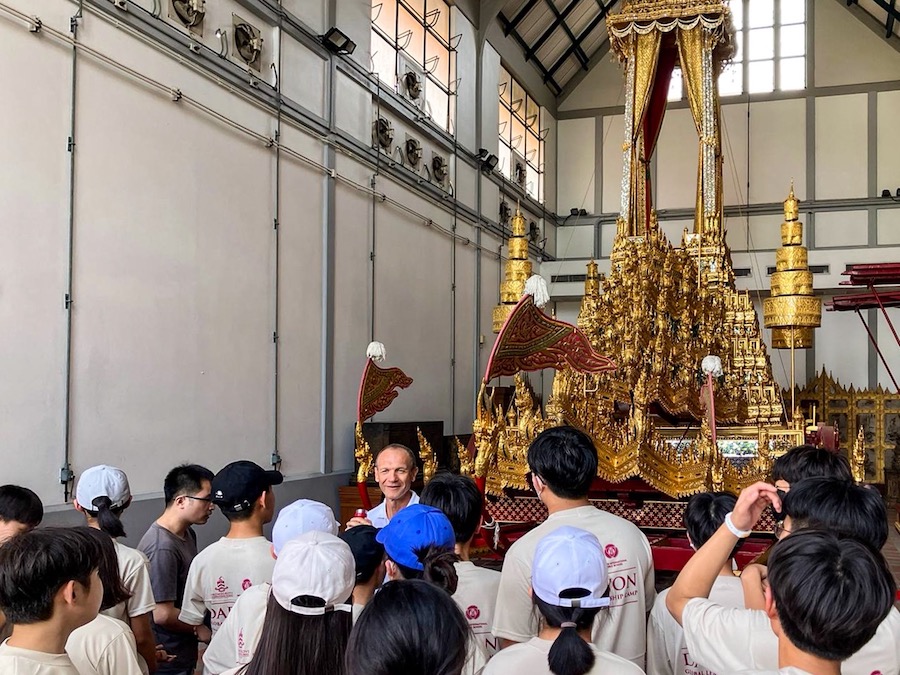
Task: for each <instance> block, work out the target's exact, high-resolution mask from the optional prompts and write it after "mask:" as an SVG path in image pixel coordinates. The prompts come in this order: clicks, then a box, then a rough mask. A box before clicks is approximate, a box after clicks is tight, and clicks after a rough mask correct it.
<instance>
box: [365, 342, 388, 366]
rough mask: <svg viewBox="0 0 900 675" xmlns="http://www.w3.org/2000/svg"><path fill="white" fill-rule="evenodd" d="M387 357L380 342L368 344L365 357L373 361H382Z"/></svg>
mask: <svg viewBox="0 0 900 675" xmlns="http://www.w3.org/2000/svg"><path fill="white" fill-rule="evenodd" d="M386 356H387V350H386V349H385V348H384V343H382V342H370V343H369V346H368V347H366V357H367V358H370V359H372V360H373V361H384V359H385V357H386Z"/></svg>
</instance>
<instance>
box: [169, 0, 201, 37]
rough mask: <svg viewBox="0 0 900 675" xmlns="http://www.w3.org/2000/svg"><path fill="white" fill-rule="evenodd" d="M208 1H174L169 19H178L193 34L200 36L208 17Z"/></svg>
mask: <svg viewBox="0 0 900 675" xmlns="http://www.w3.org/2000/svg"><path fill="white" fill-rule="evenodd" d="M205 5H206V0H172V4H171V5H170V8H169V18H171V19H177V20H178V21H179V22H181V24H182V25H183V26H184V27H185V28H187V29H188V30H190V31H191V32H192V33H198V34H200V33H201V32H202V30H203V19H204V17H206V8H205Z"/></svg>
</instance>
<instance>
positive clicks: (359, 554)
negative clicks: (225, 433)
mask: <svg viewBox="0 0 900 675" xmlns="http://www.w3.org/2000/svg"><path fill="white" fill-rule="evenodd" d="M377 533H378V530H377V529H375V528H374V527H372V526H371V525H357V526H356V527H351V528H350V529H349V530H347V531H346V532H344V533H342V534H340V535H338V536H339V537H340V538H341V539H343V540H344V541H345V542H347V545H348V546H349V547H350V551H351V552H352V553H353V560H354V561H355V562H356V581H357V583H359V582H363V583H364V582H366V581H368V580H369V579H371V578H372V575H373V574H374V573H375V570H376V569H377V568H378V566H379V565H380V564H381V561H382V560H384V546H382V545H381V544H379V543H378V541H376V539H375V535H376V534H377Z"/></svg>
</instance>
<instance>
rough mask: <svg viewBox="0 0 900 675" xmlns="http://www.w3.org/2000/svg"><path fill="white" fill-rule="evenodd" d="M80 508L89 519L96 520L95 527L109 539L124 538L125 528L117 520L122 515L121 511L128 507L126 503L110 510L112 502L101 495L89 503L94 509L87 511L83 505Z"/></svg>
mask: <svg viewBox="0 0 900 675" xmlns="http://www.w3.org/2000/svg"><path fill="white" fill-rule="evenodd" d="M81 506H82V508H84V510H85V511H86V512H87V513H88V515H89V516H91V518H96V519H97V525H99V526H100V529H101V530H103V531H104V532H106V534H108V535H109V536H110V537H124V536H125V526H124V525H122V521H121V520H119V517H120V516H121V515H122V511H124V510H125V508H126V507H127V506H128V503H127V502H126V503H125V504H123V505H122V506H117V507H116V508H111V507H112V500H111V499H110V498H109V497H107V496H106V495H102V496H100V497H94V501H92V502H91V506H93V507H94V508H93V509H88V508H87V507H85V505H84V504H82V505H81Z"/></svg>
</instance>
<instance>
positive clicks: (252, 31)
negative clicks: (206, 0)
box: [232, 14, 263, 70]
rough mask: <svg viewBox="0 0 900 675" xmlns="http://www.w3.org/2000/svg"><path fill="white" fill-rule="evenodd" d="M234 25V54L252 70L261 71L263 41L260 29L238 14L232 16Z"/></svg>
mask: <svg viewBox="0 0 900 675" xmlns="http://www.w3.org/2000/svg"><path fill="white" fill-rule="evenodd" d="M232 21H233V25H234V54H235V56H238V57H240V58H241V60H242V61H243V62H244V63H246V64H247V65H248V66H250V67H251V68H255V69H256V70H259V57H260V56H261V55H262V47H263V39H262V36H261V35H260V31H259V29H258V28H257V27H256V26H254V25H252V24H249V23H247V22H246V21H244V20H243V19H242V18H241V17H239V16H238V15H237V14H232Z"/></svg>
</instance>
